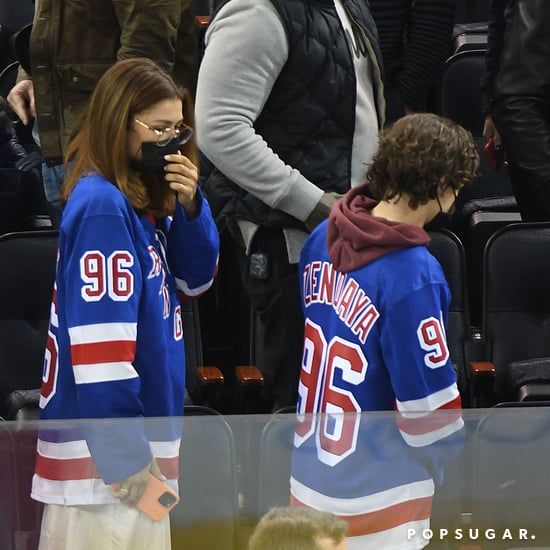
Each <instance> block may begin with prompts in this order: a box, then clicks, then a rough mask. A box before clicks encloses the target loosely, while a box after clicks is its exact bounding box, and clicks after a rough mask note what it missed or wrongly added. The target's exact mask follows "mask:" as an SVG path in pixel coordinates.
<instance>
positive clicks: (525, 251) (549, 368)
mask: <svg viewBox="0 0 550 550" xmlns="http://www.w3.org/2000/svg"><path fill="white" fill-rule="evenodd" d="M549 249H550V222H544V223H538V222H537V223H516V224H511V225H507V226H506V227H503V228H502V229H500V230H499V231H497V232H496V233H495V234H494V235H493V236H492V237H491V238H490V239H489V241H488V243H487V246H486V248H485V254H484V261H483V305H482V338H483V340H482V344H483V353H482V354H481V357H480V356H478V357H477V359H480V361H475V362H474V363H472V365H471V366H472V370H471V372H472V383H473V384H472V390H473V396H472V399H473V401H474V402H475V404H476V406H487V405H489V406H490V405H493V404H495V403H497V402H502V401H519V400H528V399H536V400H541V399H544V400H546V399H550V392H548V388H549V384H550V277H549V274H550V255H548V254H546V252H545V251H546V250H549ZM493 382H495V384H494V386H493ZM491 389H492V390H493V391H491Z"/></svg>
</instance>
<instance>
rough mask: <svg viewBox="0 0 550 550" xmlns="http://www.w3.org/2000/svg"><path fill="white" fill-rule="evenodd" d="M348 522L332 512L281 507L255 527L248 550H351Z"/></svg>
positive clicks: (265, 516)
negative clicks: (347, 532)
mask: <svg viewBox="0 0 550 550" xmlns="http://www.w3.org/2000/svg"><path fill="white" fill-rule="evenodd" d="M347 527H348V526H347V523H346V522H345V521H344V520H341V519H339V518H338V517H337V516H335V515H333V514H330V513H328V512H320V511H318V510H313V509H311V508H303V507H291V506H289V507H278V508H273V509H272V510H270V511H269V512H267V514H265V515H264V516H263V517H262V518H261V519H260V521H259V523H258V524H257V525H256V527H255V528H254V532H253V533H252V536H251V537H250V540H249V542H248V550H347V544H346V531H347Z"/></svg>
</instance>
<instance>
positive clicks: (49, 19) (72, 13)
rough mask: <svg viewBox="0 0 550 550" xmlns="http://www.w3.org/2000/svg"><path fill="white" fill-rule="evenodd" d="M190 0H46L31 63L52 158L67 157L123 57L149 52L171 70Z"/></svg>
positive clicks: (52, 160) (35, 32)
mask: <svg viewBox="0 0 550 550" xmlns="http://www.w3.org/2000/svg"><path fill="white" fill-rule="evenodd" d="M183 5H185V6H187V7H189V5H190V2H189V1H188V0H148V1H147V2H138V1H136V0H94V1H93V2H74V1H73V2H65V1H63V2H62V1H60V0H40V2H39V4H38V12H37V13H36V16H35V19H34V24H33V29H32V33H31V39H30V62H31V71H32V79H33V83H34V93H35V101H36V111H37V116H38V129H39V136H40V142H41V148H42V153H43V155H44V157H45V159H46V161H47V162H48V163H49V164H59V163H61V162H62V158H63V155H64V153H65V149H66V147H67V144H68V142H69V140H70V138H71V137H72V135H73V133H74V131H75V129H76V126H77V124H78V122H79V120H80V117H81V115H82V113H83V111H84V107H85V105H86V103H87V101H88V98H89V96H90V95H91V92H92V90H93V88H94V87H95V84H96V83H97V81H98V80H99V78H100V77H101V76H102V75H103V73H104V72H105V71H106V70H107V69H108V68H109V67H110V66H111V65H113V64H114V63H115V62H116V61H118V60H121V59H126V58H130V57H149V58H151V59H152V60H153V61H155V62H156V63H157V64H159V65H160V67H161V68H163V69H164V70H166V71H167V72H169V73H172V71H173V69H174V61H175V53H174V52H175V49H176V37H177V32H178V27H179V24H180V17H181V12H182V6H183ZM23 77H24V76H23ZM21 78H22V77H21V76H20V78H19V79H21Z"/></svg>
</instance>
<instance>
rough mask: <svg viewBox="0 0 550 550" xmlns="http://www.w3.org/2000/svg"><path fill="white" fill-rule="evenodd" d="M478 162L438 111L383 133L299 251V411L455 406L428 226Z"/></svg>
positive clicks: (445, 300)
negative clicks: (364, 170) (360, 179)
mask: <svg viewBox="0 0 550 550" xmlns="http://www.w3.org/2000/svg"><path fill="white" fill-rule="evenodd" d="M478 163H479V159H478V155H477V153H476V149H475V145H474V143H473V139H472V136H471V134H470V133H469V132H468V131H466V130H465V129H464V128H462V127H461V126H458V125H457V124H455V123H454V122H452V121H450V120H447V119H444V118H442V117H439V116H437V115H433V114H414V115H408V116H405V117H403V118H402V119H400V120H398V121H396V122H395V123H394V124H393V125H392V126H391V127H390V128H389V129H388V130H385V131H383V132H381V134H380V142H379V148H378V151H377V153H376V154H375V156H374V159H373V162H372V164H371V166H370V168H369V170H368V174H367V183H366V184H363V185H361V186H358V187H355V188H353V189H352V190H351V191H349V192H348V193H347V194H346V195H344V197H343V198H342V199H341V200H339V201H338V202H337V203H336V205H335V206H334V207H333V209H332V211H331V214H330V217H329V219H328V220H327V221H325V222H323V223H322V224H321V225H319V226H318V227H317V228H316V229H315V230H314V231H313V233H312V234H311V236H310V237H309V238H308V240H307V241H306V243H305V245H304V247H303V250H302V254H301V259H300V266H299V274H300V278H301V281H300V285H301V296H302V306H303V310H304V315H305V341H304V353H303V359H302V371H301V378H300V387H299V412H300V413H306V412H308V413H309V412H323V411H325V410H327V404H330V403H335V404H337V405H338V407H340V408H341V409H343V410H345V411H346V412H356V411H358V410H393V409H397V410H399V411H407V412H411V411H431V410H435V409H438V408H454V407H457V408H459V407H461V401H460V395H459V392H458V389H457V385H456V376H455V372H454V370H453V367H452V364H451V360H450V356H449V350H448V346H447V342H446V338H445V328H446V324H447V315H448V308H449V302H450V292H449V287H448V285H447V282H446V280H445V277H444V274H443V271H442V268H441V266H440V265H439V263H438V262H437V260H436V259H435V258H434V257H433V256H432V255H431V254H430V253H429V252H428V250H427V248H426V246H425V245H426V244H427V243H428V242H429V240H430V238H429V236H428V233H427V232H426V231H425V230H424V226H425V225H426V224H427V223H428V222H431V221H433V220H434V218H436V217H438V216H439V215H441V214H444V213H447V212H448V211H449V210H450V208H451V206H452V205H453V203H454V201H455V198H456V196H457V194H458V192H459V191H460V189H461V188H462V187H463V186H465V185H468V184H469V183H470V182H471V181H472V179H473V178H474V176H475V173H476V170H477V168H478ZM336 343H337V344H338V345H336ZM367 366H368V369H367ZM344 395H345V396H347V397H346V398H345V399H344V398H343V396H344Z"/></svg>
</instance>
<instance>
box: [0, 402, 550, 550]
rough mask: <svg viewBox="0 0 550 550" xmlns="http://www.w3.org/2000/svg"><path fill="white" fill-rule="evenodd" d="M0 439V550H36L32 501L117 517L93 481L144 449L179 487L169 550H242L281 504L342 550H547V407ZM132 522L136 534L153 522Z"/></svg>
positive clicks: (222, 420)
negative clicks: (315, 518)
mask: <svg viewBox="0 0 550 550" xmlns="http://www.w3.org/2000/svg"><path fill="white" fill-rule="evenodd" d="M0 438H1V439H0V457H1V459H0V472H2V491H1V495H0V549H2V550H34V549H36V548H38V543H39V539H40V535H41V528H42V527H41V526H42V515H43V512H44V510H45V509H46V508H50V509H51V508H53V507H55V504H54V505H53V506H52V505H51V504H48V505H46V506H45V505H44V503H43V502H39V500H41V501H46V502H50V503H58V504H61V503H63V502H64V503H65V504H67V505H68V506H61V508H63V509H67V508H70V509H76V510H79V511H80V510H83V511H85V512H89V511H96V510H104V511H106V512H105V513H107V514H108V515H113V517H115V514H117V513H118V512H117V510H127V509H129V506H127V505H126V504H121V502H120V500H119V499H118V498H116V497H114V496H113V491H112V490H111V489H112V487H111V486H110V485H109V484H106V483H105V482H104V481H103V480H104V479H105V480H106V481H107V482H108V483H111V482H115V481H118V480H119V479H118V478H120V476H121V475H122V474H121V472H124V471H126V470H127V465H128V464H134V463H135V464H141V465H143V464H145V463H146V462H147V460H148V454H147V453H148V452H149V451H148V450H147V452H145V454H144V448H147V449H149V448H150V449H151V450H152V451H153V453H154V455H155V456H156V457H157V458H156V460H157V463H158V465H159V467H160V469H161V470H162V472H163V473H164V475H165V476H166V477H167V478H168V479H167V484H168V485H171V486H172V487H174V488H176V487H177V488H178V490H179V495H180V501H179V503H178V504H177V505H176V506H175V507H174V508H173V509H172V510H171V511H170V513H169V518H170V519H169V522H170V527H169V530H170V534H171V548H173V549H185V550H188V549H193V550H195V549H198V550H201V549H205V550H209V549H212V550H245V549H246V546H247V541H248V538H249V536H250V533H251V532H252V530H253V528H254V526H255V525H256V523H257V522H258V520H259V518H260V517H262V516H263V515H264V514H265V513H266V512H267V511H269V510H270V509H271V508H272V507H274V506H287V505H289V504H290V503H292V504H293V505H301V506H308V507H313V508H317V509H320V510H325V511H330V512H333V513H335V514H337V515H339V516H341V517H343V518H345V519H346V520H347V522H348V548H349V549H350V550H356V549H361V550H363V549H371V548H372V549H377V550H380V549H392V548H395V549H397V548H399V549H408V548H411V549H413V548H423V547H425V546H428V547H429V548H436V549H439V548H442V549H447V548H449V549H451V548H457V549H462V550H466V549H469V550H473V549H485V548H499V549H520V548H522V549H523V548H537V549H542V548H550V521H549V520H550V506H549V501H550V478H549V476H548V470H549V466H548V465H549V457H550V408H547V407H514V408H494V409H488V410H472V409H470V410H464V411H461V412H457V411H451V410H449V411H440V412H438V413H437V414H436V413H431V414H424V415H418V414H416V415H403V414H398V413H394V412H371V413H363V414H361V415H359V414H358V415H354V414H346V415H342V414H337V413H335V414H326V415H316V416H310V415H306V416H299V415H295V414H293V413H290V414H288V413H287V414H273V415H244V416H237V415H236V416H221V415H217V414H212V415H196V416H192V415H189V416H185V417H184V418H178V419H147V420H141V421H140V420H136V419H128V420H121V419H117V420H93V421H92V420H89V421H55V422H51V421H50V422H38V421H19V422H0ZM180 438H181V444H180ZM169 441H175V443H169ZM144 442H145V447H144ZM37 449H38V453H37ZM178 451H179V452H178ZM117 476H118V478H117ZM178 486H179V487H178ZM113 487H114V488H115V489H116V488H117V485H116V484H115V485H114V486H113ZM118 489H119V487H118ZM31 490H32V495H33V496H31ZM118 494H119V495H120V493H118ZM33 497H34V498H33ZM165 504H170V499H169V498H168V502H167V503H165ZM161 505H162V502H161ZM57 507H59V506H57ZM79 513H80V512H79ZM136 514H137V517H138V522H137V523H136V529H139V525H143V524H144V523H145V522H152V521H154V520H150V519H149V518H148V517H147V516H146V515H145V514H144V513H143V512H136ZM140 514H141V515H140ZM117 517H118V516H117ZM124 517H125V516H124ZM117 521H118V520H117ZM44 528H45V527H44ZM129 536H130V535H129ZM76 548H77V547H76ZM90 548H93V546H91V547H90ZM97 548H101V546H97ZM147 548H148V549H150V550H153V549H156V548H160V546H156V545H155V544H151V543H148V544H147ZM77 550H84V547H83V546H82V547H81V548H77Z"/></svg>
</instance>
